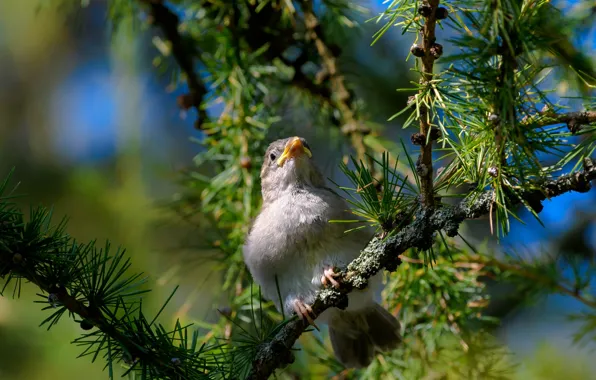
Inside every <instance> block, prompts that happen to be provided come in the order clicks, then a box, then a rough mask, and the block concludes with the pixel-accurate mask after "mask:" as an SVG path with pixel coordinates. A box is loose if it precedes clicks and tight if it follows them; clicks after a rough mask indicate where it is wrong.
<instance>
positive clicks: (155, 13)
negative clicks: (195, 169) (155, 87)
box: [140, 0, 207, 128]
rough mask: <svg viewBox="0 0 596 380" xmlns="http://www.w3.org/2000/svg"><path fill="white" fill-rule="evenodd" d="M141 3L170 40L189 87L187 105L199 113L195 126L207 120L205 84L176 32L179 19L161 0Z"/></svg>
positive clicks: (148, 0) (188, 50) (187, 47)
mask: <svg viewBox="0 0 596 380" xmlns="http://www.w3.org/2000/svg"><path fill="white" fill-rule="evenodd" d="M140 1H141V2H142V3H145V4H147V5H148V6H149V7H150V15H151V23H152V24H153V25H155V26H157V27H159V28H160V29H161V31H162V32H163V34H164V36H165V38H166V39H167V40H168V41H170V43H171V45H172V55H173V56H174V59H175V60H176V62H177V63H178V66H180V69H181V70H182V72H183V73H184V75H185V76H186V83H187V84H188V89H189V92H190V94H189V98H188V100H189V101H188V102H186V101H184V103H188V104H189V106H192V107H194V108H195V109H196V110H197V112H198V115H199V118H198V120H197V123H196V126H197V127H199V128H200V126H201V125H202V124H203V123H204V122H205V121H207V113H206V112H205V110H204V109H203V108H202V107H201V103H202V102H203V98H204V96H205V95H206V94H207V88H206V87H205V84H204V83H203V81H202V80H201V78H199V76H198V75H197V74H196V72H195V66H194V62H193V58H194V54H193V52H192V51H191V49H190V47H191V46H190V45H189V44H187V43H185V41H184V39H183V38H182V36H181V35H180V33H179V32H178V25H179V24H180V19H179V18H178V16H177V15H176V14H175V13H174V12H172V11H171V10H170V9H169V8H168V7H166V6H165V5H163V3H162V1H161V0H140Z"/></svg>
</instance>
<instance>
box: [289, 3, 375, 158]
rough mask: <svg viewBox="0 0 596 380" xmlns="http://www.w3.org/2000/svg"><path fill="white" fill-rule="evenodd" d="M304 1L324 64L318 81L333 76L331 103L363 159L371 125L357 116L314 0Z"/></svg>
mask: <svg viewBox="0 0 596 380" xmlns="http://www.w3.org/2000/svg"><path fill="white" fill-rule="evenodd" d="M301 4H302V8H303V11H304V23H305V25H306V29H307V31H308V33H307V38H308V39H309V40H310V41H312V42H313V43H314V45H315V48H316V51H317V52H318V54H319V56H320V58H321V64H322V65H323V71H322V73H321V74H322V75H319V78H318V81H320V82H321V81H324V80H325V78H323V77H322V76H325V77H327V78H328V79H329V81H330V83H331V96H330V98H329V100H330V104H332V105H333V106H334V107H335V108H337V110H338V111H339V112H340V115H341V131H342V132H343V133H344V134H345V135H346V136H349V137H350V140H351V141H352V145H353V146H354V148H355V149H356V153H357V154H358V157H359V158H360V159H362V160H363V159H365V157H366V146H365V145H364V140H363V138H364V136H365V135H366V134H368V133H370V129H369V128H368V127H366V126H365V125H363V123H361V122H360V121H359V120H357V117H356V115H355V114H354V111H353V109H352V95H351V93H350V91H349V90H348V88H347V87H346V84H345V80H344V79H345V78H344V76H343V74H342V73H341V72H340V71H339V68H338V64H337V58H336V56H335V55H334V54H333V51H332V50H331V48H330V47H329V46H328V44H327V43H326V42H325V40H324V38H323V35H322V32H321V25H320V23H319V19H318V18H317V16H316V15H315V13H314V11H313V1H312V0H302V2H301ZM371 167H372V165H371Z"/></svg>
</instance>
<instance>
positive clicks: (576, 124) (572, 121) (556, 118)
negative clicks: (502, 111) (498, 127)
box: [522, 109, 596, 134]
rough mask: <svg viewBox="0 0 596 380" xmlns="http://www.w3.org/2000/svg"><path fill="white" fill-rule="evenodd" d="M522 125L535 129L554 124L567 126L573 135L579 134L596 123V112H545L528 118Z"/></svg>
mask: <svg viewBox="0 0 596 380" xmlns="http://www.w3.org/2000/svg"><path fill="white" fill-rule="evenodd" d="M522 123H523V124H524V125H527V126H532V127H534V128H540V127H546V126H549V125H553V124H561V123H564V124H567V128H568V129H569V132H571V133H574V134H575V133H578V132H579V131H581V129H582V127H583V126H584V125H587V124H591V123H596V111H592V110H588V111H580V112H569V113H560V114H557V113H555V112H552V111H550V110H548V109H547V110H544V111H541V112H540V113H538V114H537V115H535V116H532V117H527V118H525V119H524V120H522Z"/></svg>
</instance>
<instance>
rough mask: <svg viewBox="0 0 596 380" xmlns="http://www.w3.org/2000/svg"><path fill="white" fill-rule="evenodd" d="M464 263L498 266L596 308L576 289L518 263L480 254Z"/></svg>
mask: <svg viewBox="0 0 596 380" xmlns="http://www.w3.org/2000/svg"><path fill="white" fill-rule="evenodd" d="M465 264H481V265H487V266H490V267H493V268H498V269H499V270H500V271H503V272H507V273H512V274H515V275H516V276H519V277H523V278H526V279H528V280H531V281H534V282H537V283H539V284H541V285H544V286H546V287H549V288H553V289H555V290H556V291H557V292H559V293H561V294H565V295H567V296H570V297H573V298H575V299H576V300H578V301H579V302H581V303H583V304H584V305H586V306H589V307H592V308H596V301H594V300H592V299H589V298H586V297H585V296H584V295H583V294H581V293H580V292H579V291H578V290H576V289H571V288H569V287H567V286H564V285H563V284H561V283H559V282H557V281H553V280H552V278H551V277H548V276H544V275H541V274H540V273H537V272H534V271H530V270H528V269H527V268H524V267H522V266H520V265H515V264H511V263H507V262H503V261H500V260H497V259H495V258H493V257H486V256H481V255H470V256H468V257H467V258H466V260H465Z"/></svg>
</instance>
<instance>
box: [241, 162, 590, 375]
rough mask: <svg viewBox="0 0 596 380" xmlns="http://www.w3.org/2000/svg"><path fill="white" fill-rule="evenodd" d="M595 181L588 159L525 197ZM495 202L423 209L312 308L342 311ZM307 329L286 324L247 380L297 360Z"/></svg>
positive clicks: (376, 243) (368, 251)
mask: <svg viewBox="0 0 596 380" xmlns="http://www.w3.org/2000/svg"><path fill="white" fill-rule="evenodd" d="M594 179H596V160H594V159H591V158H586V159H585V160H584V169H583V170H582V171H580V172H576V173H571V174H567V175H564V176H561V177H559V178H557V179H553V180H545V181H542V182H540V183H537V184H536V189H535V190H529V191H525V192H523V193H522V194H521V196H522V198H523V200H524V201H526V202H528V203H536V202H537V203H540V202H541V201H543V200H545V199H547V198H553V197H556V196H559V195H562V194H565V193H567V192H569V191H577V192H586V191H588V190H589V189H590V181H592V180H594ZM510 202H511V204H512V205H513V204H516V203H519V202H520V200H519V199H514V198H511V199H510ZM492 203H493V193H492V191H491V190H489V191H486V192H484V193H482V194H481V195H480V196H478V197H477V198H475V200H474V201H472V202H470V201H463V202H461V203H460V204H458V205H456V206H452V207H442V208H438V209H435V210H431V209H428V208H424V209H422V210H421V211H420V212H419V213H418V214H417V215H416V218H415V220H414V222H412V223H411V224H410V225H408V226H407V227H405V228H403V229H401V230H399V232H397V233H395V234H394V235H391V236H389V237H387V238H385V239H380V238H378V237H375V238H373V239H372V240H371V241H370V242H369V244H368V245H367V247H366V248H365V249H364V250H362V252H361V253H360V256H359V257H358V258H357V259H356V260H354V261H353V262H352V263H350V265H348V268H347V269H346V270H345V271H343V272H341V274H340V276H339V277H338V278H337V280H338V281H339V282H340V283H341V287H340V289H332V288H325V289H322V290H321V291H320V292H319V294H318V296H317V298H316V300H315V302H314V303H313V305H312V310H313V312H314V315H315V316H318V315H320V314H321V313H322V312H323V311H325V310H326V309H328V308H330V307H338V308H340V309H343V308H345V307H346V306H347V303H348V298H347V295H348V293H350V292H351V291H352V290H353V289H363V288H365V287H366V286H367V283H368V279H369V278H370V277H371V276H373V275H375V274H377V273H378V272H379V271H381V270H383V269H387V270H388V271H395V270H396V269H397V267H398V266H399V265H400V263H401V259H400V255H401V253H402V252H404V251H406V250H407V249H410V248H418V249H420V250H426V249H429V248H430V246H432V244H433V242H434V236H433V235H434V233H435V232H437V231H441V230H443V231H445V233H446V234H447V235H448V236H451V237H453V236H456V235H457V232H458V228H459V225H460V224H461V223H462V222H463V221H464V220H466V219H475V218H478V217H480V216H483V215H486V214H488V213H489V211H490V208H491V204H492ZM307 327H308V325H307V324H306V323H305V322H303V321H302V320H299V319H294V320H292V321H290V322H288V323H287V324H286V325H284V326H283V327H282V328H281V330H280V331H279V332H278V333H277V334H276V335H275V337H274V338H273V339H272V340H271V341H269V342H267V343H263V344H262V345H261V347H260V348H259V351H258V353H257V355H256V358H255V360H254V362H253V366H252V370H251V372H250V374H249V376H248V379H267V378H268V377H269V376H270V375H271V374H272V373H273V372H274V371H275V369H276V368H279V367H282V366H285V365H287V364H289V363H291V362H292V361H293V356H292V353H291V349H292V347H293V345H294V343H295V342H296V340H297V339H298V338H299V337H300V335H301V334H302V333H303V332H304V330H305V329H306V328H307Z"/></svg>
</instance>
